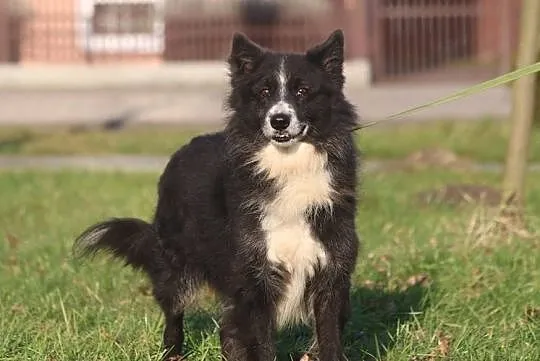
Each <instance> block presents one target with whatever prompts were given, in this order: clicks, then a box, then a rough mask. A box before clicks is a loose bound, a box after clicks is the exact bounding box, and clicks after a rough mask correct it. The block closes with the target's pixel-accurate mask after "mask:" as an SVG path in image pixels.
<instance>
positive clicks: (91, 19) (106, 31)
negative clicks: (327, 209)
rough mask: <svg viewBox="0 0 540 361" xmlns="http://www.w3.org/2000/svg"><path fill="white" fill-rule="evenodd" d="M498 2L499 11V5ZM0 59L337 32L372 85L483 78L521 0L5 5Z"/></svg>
mask: <svg viewBox="0 0 540 361" xmlns="http://www.w3.org/2000/svg"><path fill="white" fill-rule="evenodd" d="M495 3H497V4H495ZM1 4H2V5H0V32H1V33H2V38H1V39H0V61H2V62H7V63H17V64H24V65H29V64H55V65H58V64H87V65H90V64H94V65H98V64H103V63H133V62H138V63H147V64H156V63H158V64H159V63H167V62H179V61H187V60H190V61H203V60H204V61H208V60H210V61H216V60H218V61H219V60H223V59H224V57H225V56H226V54H227V51H228V48H229V44H230V38H231V33H232V32H233V31H235V30H240V31H244V32H245V33H247V34H248V35H249V36H251V37H253V38H254V39H255V40H256V41H258V42H259V43H261V44H262V45H264V46H267V47H270V48H275V49H281V50H293V51H303V50H305V49H306V48H307V47H308V46H310V45H313V44H314V43H315V42H318V41H320V40H322V39H323V38H324V37H325V36H327V35H328V33H329V31H331V30H332V29H334V28H337V27H339V28H343V29H344V30H345V32H346V36H347V58H348V60H351V61H355V60H361V61H363V62H365V63H366V66H367V67H368V68H369V70H366V71H369V72H370V74H371V77H370V78H371V79H370V81H374V82H382V81H387V80H394V81H398V80H399V81H403V80H431V81H442V80H444V79H448V78H451V79H455V78H456V77H461V78H467V79H470V78H471V77H472V78H476V79H480V78H483V77H484V78H485V77H488V76H492V75H495V74H497V73H499V72H501V71H504V70H507V69H508V68H509V67H510V65H511V63H512V53H513V51H514V50H515V48H516V44H517V30H518V28H517V25H518V23H519V10H520V1H513V0H495V1H494V0H3V1H2V2H1Z"/></svg>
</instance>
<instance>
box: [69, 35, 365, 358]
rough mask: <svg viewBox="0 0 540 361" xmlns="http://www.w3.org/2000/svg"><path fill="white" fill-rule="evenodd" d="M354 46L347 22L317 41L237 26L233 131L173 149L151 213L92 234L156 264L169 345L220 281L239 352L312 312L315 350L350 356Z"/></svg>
mask: <svg viewBox="0 0 540 361" xmlns="http://www.w3.org/2000/svg"><path fill="white" fill-rule="evenodd" d="M343 60H344V38H343V33H342V32H341V31H340V30H337V31H335V32H333V33H332V34H331V36H330V37H329V38H328V39H327V40H326V41H325V42H324V43H322V44H320V45H318V46H316V47H314V48H312V49H310V50H308V51H307V52H306V53H304V54H293V53H278V52H274V51H270V50H268V49H263V48H261V47H260V46H258V45H257V44H255V43H254V42H252V41H251V40H249V39H248V38H247V37H246V36H244V35H242V34H239V33H237V34H235V35H234V38H233V42H232V50H231V54H230V57H229V60H228V61H229V66H230V83H231V92H230V95H229V98H228V106H229V108H230V110H231V115H230V117H229V119H228V121H227V125H226V127H225V129H224V131H222V132H219V133H216V134H210V135H204V136H199V137H196V138H194V139H193V140H192V141H191V142H190V143H189V144H188V145H186V146H184V147H182V148H181V149H180V150H178V151H177V152H176V153H175V154H174V155H173V156H172V158H171V159H170V161H169V163H168V165H167V167H166V169H165V171H164V173H163V175H162V176H161V178H160V181H159V199H158V203H157V209H156V211H155V217H154V219H153V221H152V222H151V223H147V222H145V221H142V220H139V219H131V218H114V219H111V220H107V221H104V222H102V223H98V224H95V225H93V226H91V227H90V228H88V229H87V230H86V231H85V232H84V233H83V234H81V235H80V236H79V237H78V239H77V241H76V246H77V247H78V249H79V250H82V251H83V254H88V253H94V252H96V251H98V250H108V251H110V252H111V253H112V254H113V255H114V256H118V257H120V258H123V259H125V261H126V262H127V264H129V265H131V266H133V267H135V268H139V269H142V270H144V271H145V272H146V273H147V274H148V276H149V278H150V280H151V281H152V284H153V292H154V296H155V299H156V301H157V302H158V303H159V305H160V306H161V308H162V310H163V312H164V315H165V323H166V325H165V331H164V345H165V347H166V349H167V350H168V351H169V353H168V355H169V356H175V357H176V356H178V355H180V354H181V352H182V344H183V341H184V334H183V318H184V310H185V307H186V305H187V302H188V300H189V298H190V296H191V295H193V293H194V292H195V291H196V290H197V289H198V288H199V287H200V286H201V285H204V284H206V285H209V286H210V287H211V288H213V289H214V290H215V291H216V292H217V294H219V295H220V296H221V299H222V300H223V315H222V319H221V322H220V327H221V329H220V338H221V346H222V354H223V357H224V358H225V359H226V360H230V361H242V360H253V361H255V360H261V361H262V360H264V361H273V360H274V359H275V355H276V353H275V345H274V340H273V337H274V335H275V333H276V330H277V329H279V328H280V327H283V326H286V325H291V324H295V323H298V322H305V323H308V324H309V325H312V326H313V329H314V333H315V336H316V342H315V347H314V350H315V352H314V356H313V357H315V358H316V359H318V360H321V361H336V360H343V359H344V358H345V356H344V354H343V347H342V344H341V336H342V332H343V328H344V326H345V324H346V321H347V318H348V313H349V289H350V278H351V274H352V272H353V270H354V268H355V264H356V258H357V253H358V247H359V242H358V238H357V234H356V232H355V214H356V184H357V173H356V169H357V154H356V150H355V146H354V142H353V137H352V129H353V128H354V127H355V125H356V120H357V117H356V114H355V111H354V108H353V106H352V105H351V104H350V103H349V102H348V101H347V100H346V99H345V96H344V94H343V85H344V75H343Z"/></svg>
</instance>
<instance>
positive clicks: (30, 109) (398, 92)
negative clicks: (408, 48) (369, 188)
mask: <svg viewBox="0 0 540 361" xmlns="http://www.w3.org/2000/svg"><path fill="white" fill-rule="evenodd" d="M468 85H470V84H437V85H435V84H431V85H414V84H411V85H400V86H397V85H393V86H391V85H387V86H376V87H372V88H365V89H350V88H348V89H347V95H348V98H349V100H350V101H351V102H352V103H353V104H354V105H355V106H356V107H357V109H358V112H359V113H360V116H361V118H362V119H363V120H365V121H371V120H380V119H383V118H385V117H387V116H389V115H390V114H392V113H396V112H399V111H402V110H405V109H406V108H408V107H412V106H416V105H420V104H423V103H425V102H429V101H432V100H434V99H437V98H439V97H443V96H446V95H449V94H451V93H453V92H455V91H458V90H460V89H463V88H465V87H466V86H468ZM225 93H226V89H225V88H219V87H211V88H208V89H204V90H201V89H195V88H193V89H185V88H183V89H168V90H163V89H155V90H144V89H124V90H110V89H109V90H106V89H104V90H76V91H62V90H53V91H47V92H44V91H36V90H17V91H7V90H3V91H2V90H0V125H47V124H65V125H73V124H99V123H104V122H108V121H123V122H132V123H150V124H160V123H166V124H180V125H188V124H217V123H220V122H222V121H223V114H224V111H223V103H224V96H225ZM509 111H510V94H509V92H508V90H507V89H506V88H495V89H491V90H488V91H486V92H483V93H479V94H476V95H474V96H470V97H467V98H464V99H461V100H458V101H455V102H452V103H447V104H444V105H440V106H436V107H432V108H429V109H426V110H423V111H421V112H418V113H416V114H413V115H411V116H408V117H406V118H403V119H402V120H401V121H408V120H422V119H441V118H447V119H475V118H480V117H484V116H492V117H505V116H507V115H508V114H509Z"/></svg>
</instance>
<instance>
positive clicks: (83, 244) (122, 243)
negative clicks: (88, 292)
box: [74, 218, 160, 272]
mask: <svg viewBox="0 0 540 361" xmlns="http://www.w3.org/2000/svg"><path fill="white" fill-rule="evenodd" d="M74 251H75V254H76V255H77V256H79V257H85V256H93V255H95V254H96V253H97V252H99V251H107V252H109V253H111V254H112V255H113V256H114V257H116V258H120V259H123V260H124V261H125V262H126V264H128V265H130V266H132V267H134V268H136V269H142V270H144V271H146V272H150V271H151V270H152V268H153V267H155V266H156V264H157V263H158V262H159V260H158V259H157V258H158V257H159V254H160V243H159V238H158V235H157V233H156V232H155V230H154V228H153V226H152V225H151V224H150V223H147V222H145V221H143V220H140V219H136V218H112V219H109V220H107V221H104V222H100V223H96V224H94V225H92V226H90V227H89V228H87V229H86V230H85V231H84V232H83V233H82V234H81V235H80V236H78V237H77V239H76V240H75V244H74Z"/></svg>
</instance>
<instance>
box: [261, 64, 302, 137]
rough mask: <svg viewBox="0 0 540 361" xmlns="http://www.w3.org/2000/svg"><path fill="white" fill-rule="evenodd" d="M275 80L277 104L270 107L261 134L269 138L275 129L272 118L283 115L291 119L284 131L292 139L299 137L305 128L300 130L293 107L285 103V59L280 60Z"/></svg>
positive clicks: (287, 79) (286, 80) (300, 126)
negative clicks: (276, 84)
mask: <svg viewBox="0 0 540 361" xmlns="http://www.w3.org/2000/svg"><path fill="white" fill-rule="evenodd" d="M276 78H277V82H278V95H279V97H278V99H277V102H276V103H274V104H273V105H272V106H271V107H270V109H269V110H268V112H267V113H266V117H265V122H264V127H263V132H264V134H265V135H266V136H269V137H271V136H272V135H273V134H274V133H275V129H273V128H272V125H271V122H270V120H271V119H272V117H273V116H275V115H277V114H284V115H288V116H289V117H290V119H291V122H290V124H289V127H288V128H287V129H286V131H287V132H288V133H290V134H291V135H292V136H293V137H296V136H298V135H300V133H301V132H302V131H306V130H307V128H302V125H301V124H300V121H299V120H298V116H297V115H296V111H295V109H294V106H293V105H292V104H291V103H289V102H288V101H287V95H288V91H287V82H288V81H289V78H288V76H287V68H286V58H285V57H283V58H282V59H281V62H280V64H279V68H278V71H277V73H276ZM281 145H288V144H281Z"/></svg>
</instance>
